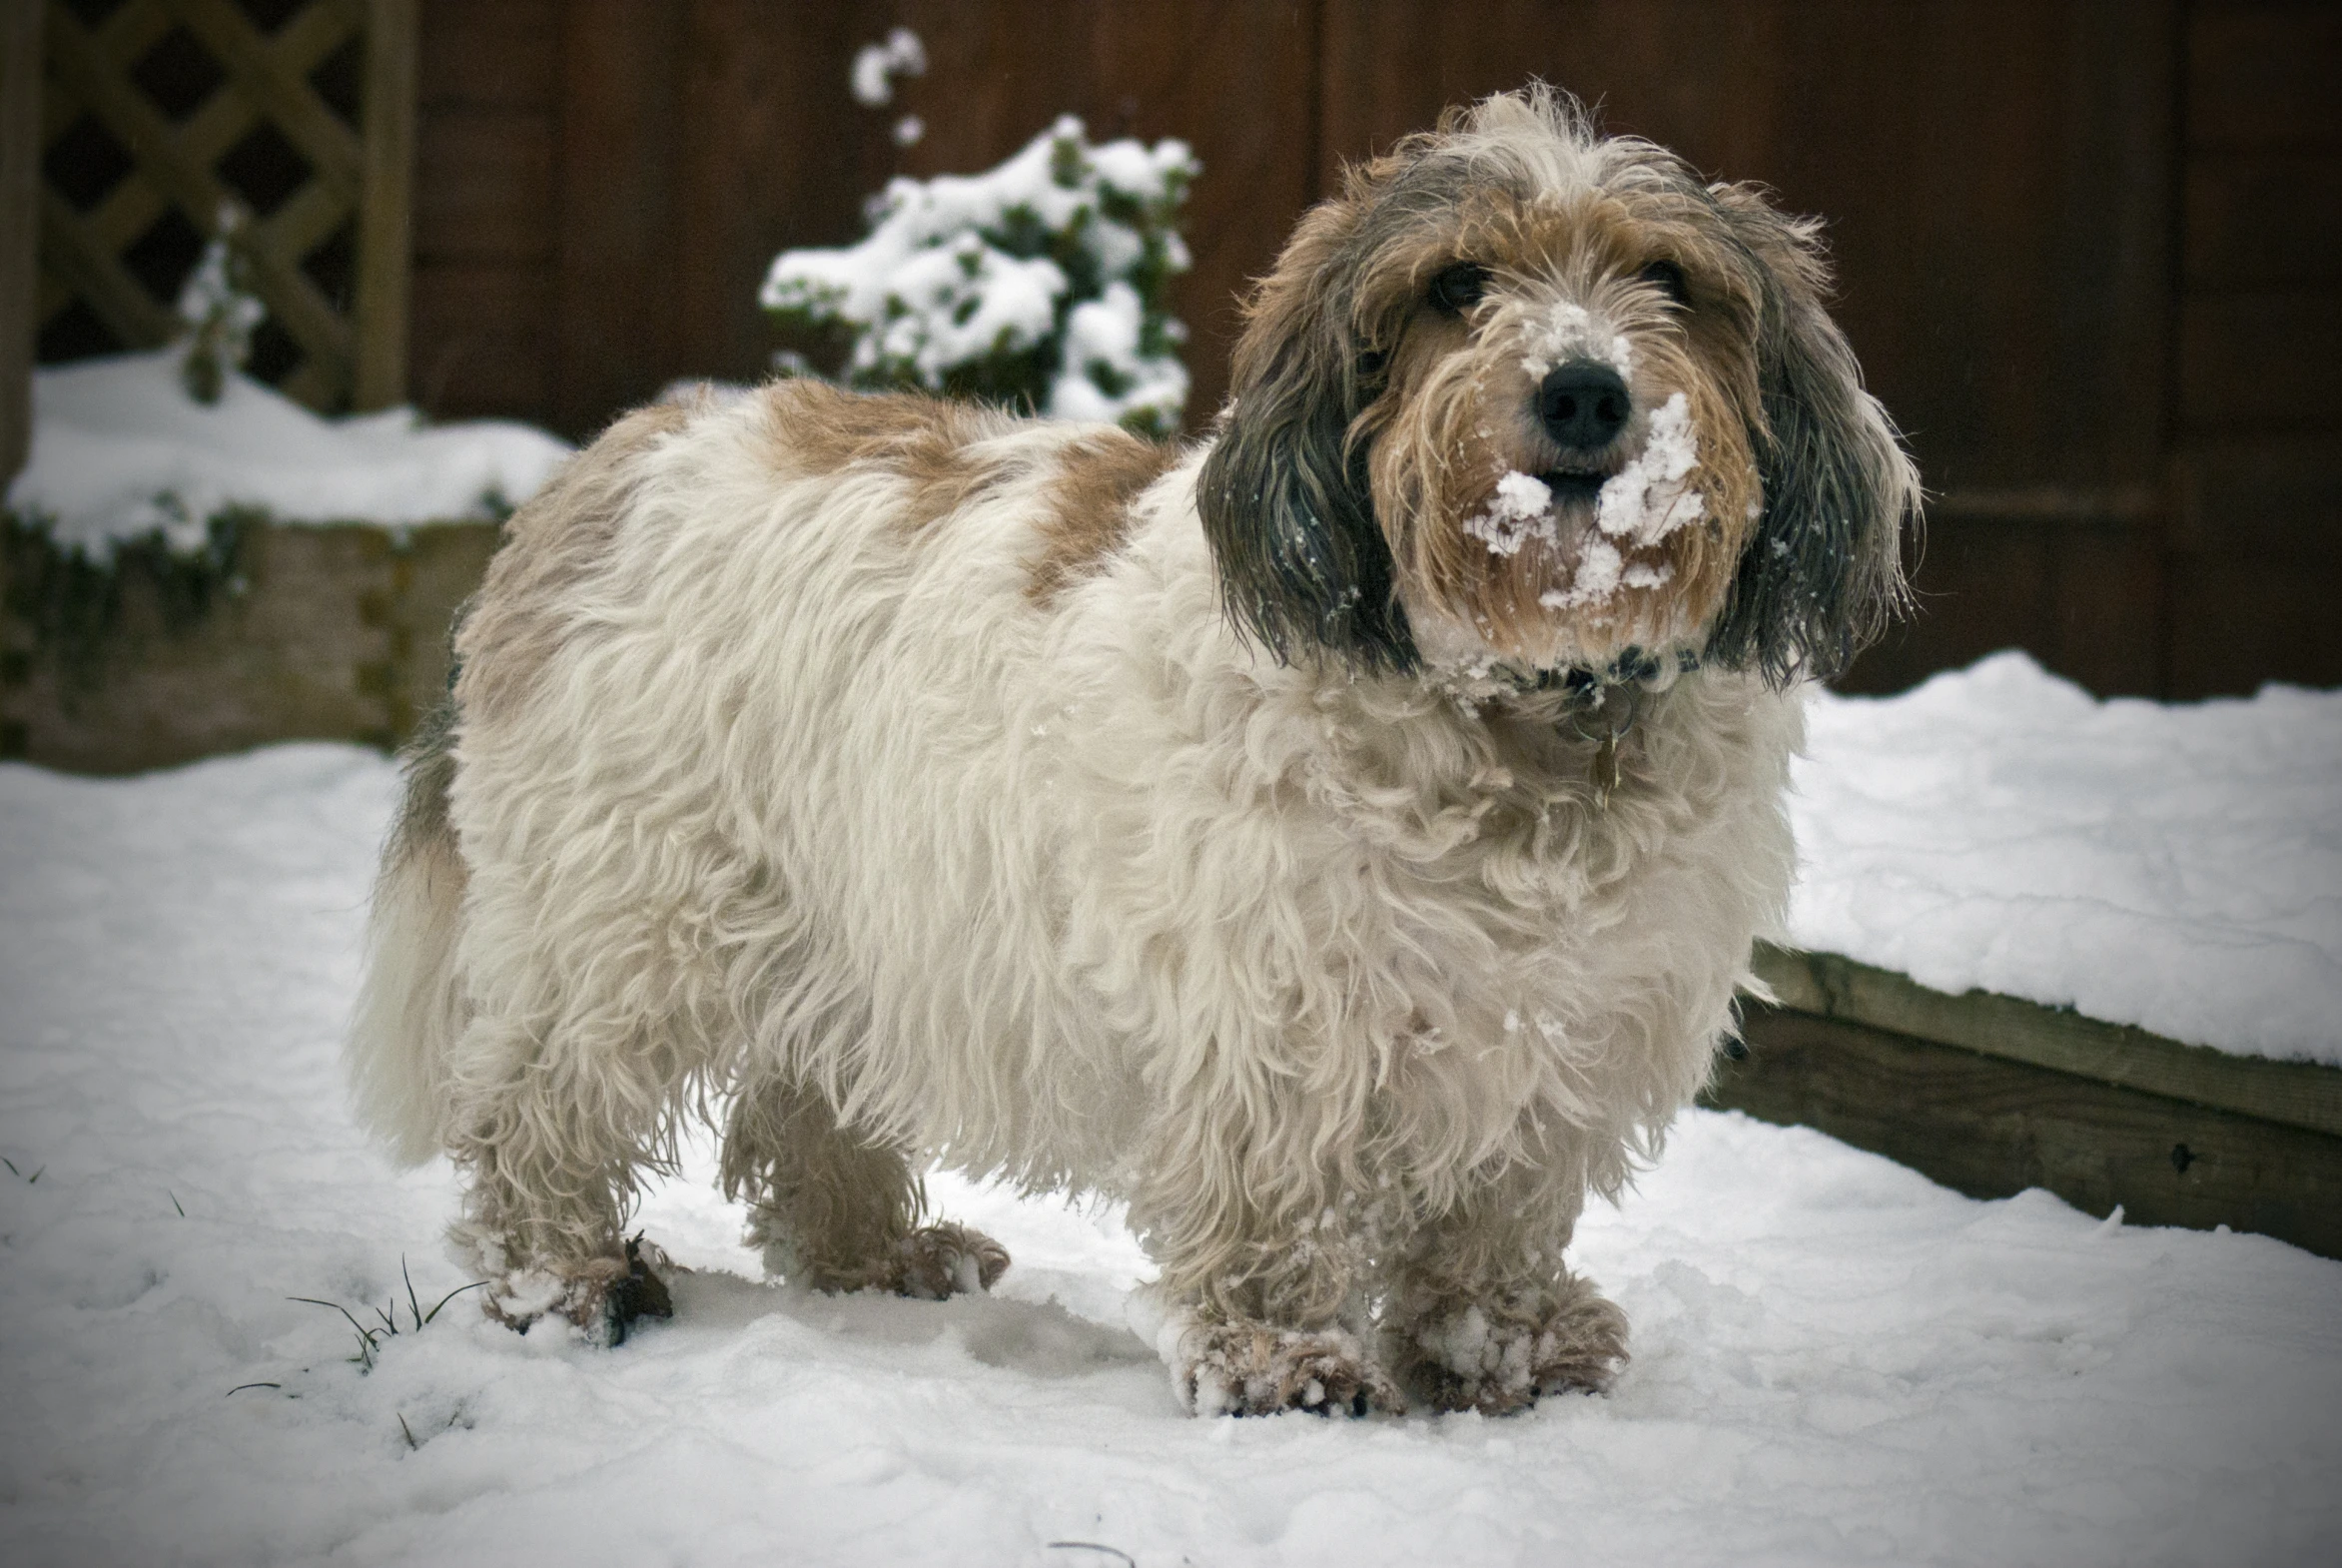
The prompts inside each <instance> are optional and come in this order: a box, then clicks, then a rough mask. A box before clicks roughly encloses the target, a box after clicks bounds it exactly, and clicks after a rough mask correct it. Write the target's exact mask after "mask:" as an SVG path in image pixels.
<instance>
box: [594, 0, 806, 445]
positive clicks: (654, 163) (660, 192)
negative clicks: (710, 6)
mask: <svg viewBox="0 0 2342 1568" xmlns="http://www.w3.org/2000/svg"><path fill="white" fill-rule="evenodd" d="M682 20H683V10H682V8H681V7H680V6H667V5H639V4H636V3H634V0H571V3H569V4H567V5H564V6H562V7H561V11H560V54H561V74H560V82H559V86H558V88H557V90H556V104H557V108H556V111H555V113H556V124H557V125H558V127H559V133H558V134H559V138H560V141H559V150H558V152H557V153H556V155H555V159H554V162H555V171H554V179H555V188H556V192H557V194H556V197H555V204H556V205H555V217H554V225H555V229H554V233H555V255H554V276H553V279H552V283H553V289H554V302H555V303H554V308H553V309H554V318H553V340H554V346H555V347H554V362H553V363H554V375H553V387H552V397H551V404H552V415H553V422H554V424H555V425H556V426H557V427H558V428H559V429H561V430H562V431H563V432H564V433H566V434H569V435H572V436H583V435H588V434H590V433H592V432H593V431H594V430H596V429H598V428H600V427H601V425H602V424H603V423H605V422H606V421H607V420H608V419H609V417H610V416H611V415H612V414H614V413H616V412H617V411H618V410H620V409H622V408H624V407H626V406H627V405H628V404H630V403H635V402H640V401H641V400H643V399H644V398H646V397H648V396H650V395H651V394H652V393H654V392H657V391H658V390H659V388H660V386H661V385H662V384H663V383H665V382H666V381H667V380H668V379H669V378H671V377H673V376H675V375H676V374H678V372H677V367H676V364H675V355H674V341H675V319H676V299H675V291H674V282H673V276H672V275H673V271H674V268H675V249H676V243H677V236H676V233H675V218H674V215H675V144H676V140H677V138H678V136H679V134H680V127H679V125H678V121H679V120H680V119H681V117H682V116H684V115H685V114H688V113H690V112H691V109H690V106H688V105H686V104H684V103H682V102H681V100H680V99H679V97H678V95H677V93H676V90H675V88H676V76H677V72H678V69H679V65H680V62H679V61H678V59H677V54H678V51H679V46H680V42H681V40H680V36H679V35H680V33H681V31H682ZM815 156H818V153H816V154H815Z"/></svg>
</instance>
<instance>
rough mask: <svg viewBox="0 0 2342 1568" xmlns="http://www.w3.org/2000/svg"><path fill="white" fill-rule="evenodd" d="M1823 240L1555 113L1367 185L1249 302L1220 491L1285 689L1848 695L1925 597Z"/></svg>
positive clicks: (1634, 145)
mask: <svg viewBox="0 0 2342 1568" xmlns="http://www.w3.org/2000/svg"><path fill="white" fill-rule="evenodd" d="M1825 282H1826V269H1825V264H1824V262H1823V259H1822V255H1821V250H1820V247H1819V244H1818V242H1817V238H1816V226H1815V225H1814V224H1812V223H1810V222H1806V221H1801V220H1797V219H1792V218H1787V217H1784V216H1782V215H1781V214H1780V213H1777V212H1775V211H1774V210H1773V208H1772V207H1771V206H1769V205H1768V204H1767V203H1766V201H1765V200H1764V198H1763V197H1762V196H1761V195H1759V194H1758V193H1757V192H1755V191H1754V190H1751V189H1750V188H1748V187H1745V186H1731V185H1716V186H1710V185H1706V184H1703V183H1702V182H1701V181H1700V180H1699V178H1698V177H1697V176H1696V175H1694V174H1693V173H1692V171H1691V170H1690V169H1688V168H1687V167H1686V166H1685V165H1684V164H1683V162H1682V161H1681V160H1679V159H1677V158H1676V157H1675V156H1674V155H1673V154H1670V153H1668V152H1666V151H1664V150H1662V149H1660V148H1658V147H1654V146H1652V145H1651V144H1649V143H1647V142H1640V141H1634V140H1628V139H1617V140H1608V141H1606V140H1602V139H1599V138H1597V137H1596V136H1594V135H1593V134H1592V133H1591V132H1590V131H1589V129H1588V128H1587V126H1586V123H1585V120H1584V118H1583V116H1582V115H1581V113H1580V112H1579V110H1578V109H1577V106H1576V105H1575V104H1574V103H1572V102H1571V101H1569V100H1568V99H1566V98H1560V97H1557V96H1555V95H1553V94H1551V93H1549V92H1547V91H1546V90H1545V89H1543V88H1535V89H1532V90H1530V91H1528V92H1526V93H1520V94H1508V95H1505V96H1501V97H1496V98H1491V99H1489V100H1487V101H1485V102H1483V103H1481V104H1478V105H1476V106H1474V107H1473V108H1472V109H1470V110H1469V111H1467V112H1463V113H1461V114H1456V113H1452V112H1451V114H1450V115H1449V116H1448V117H1447V118H1446V119H1445V120H1443V122H1442V124H1441V128H1440V130H1439V131H1438V132H1436V133H1435V134H1431V135H1425V136H1416V137H1411V138H1409V139H1408V140H1406V141H1404V142H1402V143H1400V144H1399V146H1398V148H1397V149H1396V150H1395V151H1394V152H1393V153H1392V154H1391V155H1390V156H1389V157H1387V158H1383V159H1380V160H1378V161H1376V162H1375V163H1373V164H1370V165H1368V166H1366V167H1364V168H1362V169H1353V170H1352V171H1350V172H1349V174H1348V176H1347V179H1346V182H1345V189H1344V192H1343V194H1342V195H1341V196H1340V197H1338V198H1336V199H1334V200H1331V201H1328V202H1325V203H1324V204H1322V205H1320V206H1319V207H1317V208H1316V209H1315V210H1313V211H1312V212H1310V213H1309V215H1308V216H1307V217H1306V218H1304V219H1303V220H1302V222H1301V226H1300V228H1299V230H1298V231H1297V232H1296V233H1295V234H1294V236H1293V239H1292V242H1291V243H1290V244H1289V245H1288V246H1287V247H1286V249H1285V252H1284V255H1283V256H1282V257H1281V258H1280V259H1279V260H1278V262H1277V266H1276V269H1275V271H1274V272H1273V273H1272V274H1271V275H1270V276H1269V277H1268V278H1267V279H1266V280H1265V281H1264V282H1263V283H1262V284H1261V285H1260V287H1259V289H1258V292H1257V293H1256V295H1255V296H1254V298H1253V300H1252V302H1251V305H1250V308H1249V319H1248V323H1247V326H1246V329H1245V332H1244V335H1243V338H1242V340H1241V342H1239V344H1238V345H1237V348H1236V353H1235V364H1234V389H1233V392H1232V394H1231V396H1230V400H1229V402H1228V405H1227V407H1226V409H1225V411H1224V412H1223V413H1222V415H1221V425H1220V429H1219V432H1218V440H1217V443H1216V445H1215V446H1214V447H1213V449H1212V451H1211V453H1210V456H1209V457H1208V458H1207V460H1206V461H1205V463H1204V466H1203V471H1202V475H1201V479H1200V484H1199V489H1198V504H1199V506H1200V508H1201V512H1202V518H1203V525H1204V530H1205V532H1206V534H1207V535H1208V536H1209V538H1210V541H1211V547H1212V552H1213V556H1214V559H1215V561H1216V563H1217V567H1218V571H1219V576H1220V582H1221V586H1222V590H1223V592H1224V594H1225V597H1226V601H1227V606H1228V609H1229V612H1230V613H1231V615H1232V616H1233V617H1234V618H1235V620H1236V622H1237V624H1238V625H1239V626H1242V627H1243V628H1245V629H1246V630H1248V631H1249V632H1251V633H1252V634H1253V635H1255V636H1257V637H1258V638H1259V639H1260V640H1262V641H1263V642H1265V643H1266V644H1267V645H1268V647H1269V648H1271V649H1272V650H1274V651H1275V653H1276V654H1277V655H1278V657H1280V658H1287V659H1290V658H1294V657H1308V656H1311V655H1313V654H1316V653H1320V652H1324V651H1331V652H1334V653H1337V654H1339V655H1342V656H1346V657H1348V658H1351V659H1355V660H1357V661H1360V662H1362V663H1364V664H1366V665H1368V666H1372V667H1380V668H1386V669H1395V670H1402V671H1404V670H1413V669H1416V668H1418V667H1420V666H1421V665H1423V664H1424V663H1425V662H1429V663H1432V664H1435V665H1450V664H1457V665H1466V666H1470V665H1489V664H1503V665H1509V666H1512V667H1514V668H1515V669H1518V670H1547V669H1556V668H1563V667H1582V668H1588V669H1594V670H1603V669H1607V668H1610V667H1612V666H1614V665H1615V664H1617V663H1618V662H1619V661H1620V660H1621V659H1623V658H1626V657H1628V656H1629V655H1630V653H1631V652H1636V651H1639V652H1640V653H1641V654H1646V655H1647V654H1657V653H1665V652H1689V653H1696V654H1699V655H1701V656H1702V657H1704V658H1706V659H1708V660H1710V661H1712V662H1718V663H1723V664H1727V665H1731V666H1734V667H1742V668H1749V667H1753V668H1756V669H1760V670H1762V671H1763V672H1764V674H1765V676H1766V677H1767V678H1768V679H1769V680H1771V681H1773V682H1775V683H1776V684H1782V683H1786V682H1788V681H1791V680H1794V679H1797V678H1799V677H1801V676H1808V675H1811V676H1828V675H1831V674H1834V673H1836V672H1837V671H1838V670H1840V669H1841V668H1843V667H1844V666H1845V664H1846V663H1847V661H1848V660H1849V659H1851V658H1852V657H1853V655H1854V654H1855V653H1856V652H1857V651H1859V649H1860V648H1861V647H1862V646H1863V645H1864V644H1865V643H1866V642H1867V641H1868V640H1869V639H1870V638H1872V637H1873V636H1875V635H1876V634H1877V633H1878V632H1879V631H1880V630H1881V629H1882V628H1883V626H1884V625H1885V623H1886V621H1887V620H1888V618H1889V617H1890V616H1891V615H1893V614H1894V613H1895V611H1896V610H1897V609H1898V608H1899V606H1900V605H1901V604H1902V602H1903V600H1904V596H1905V589H1904V585H1903V574H1902V566H1901V538H1902V531H1903V528H1904V524H1905V522H1906V520H1907V519H1909V518H1912V517H1913V516H1914V514H1915V512H1916V509H1917V505H1918V499H1919V493H1920V491H1919V481H1918V475H1917V474H1916V473H1915V471H1914V470H1913V467H1912V464H1911V461H1910V459H1909V458H1908V457H1906V456H1905V454H1904V452H1903V449H1902V447H1901V445H1900V444H1899V442H1898V440H1897V438H1896V433H1895V428H1894V425H1893V424H1892V423H1891V421H1890V420H1889V419H1888V417H1887V414H1886V411H1885V410H1884V409H1883V408H1881V407H1880V405H1879V403H1878V402H1877V400H1876V399H1874V398H1873V397H1871V396H1870V395H1869V394H1868V393H1866V392H1864V391H1863V389H1862V381H1861V373H1860V371H1859V370H1858V369H1857V367H1856V365H1855V361H1854V356H1853V354H1852V353H1851V352H1850V351H1849V349H1848V348H1847V344H1846V340H1845V338H1844V337H1843V336H1841V335H1840V333H1839V331H1838V329H1837V327H1836V326H1835V325H1833V324H1832V322H1831V320H1830V318H1829V316H1828V315H1827V314H1826V313H1825V312H1824V310H1823V308H1822V302H1821V297H1822V291H1823V288H1824V285H1825Z"/></svg>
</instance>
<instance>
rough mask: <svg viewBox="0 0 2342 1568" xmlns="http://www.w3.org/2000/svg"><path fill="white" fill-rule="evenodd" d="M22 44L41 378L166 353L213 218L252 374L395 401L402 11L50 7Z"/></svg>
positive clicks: (409, 5) (409, 78)
mask: <svg viewBox="0 0 2342 1568" xmlns="http://www.w3.org/2000/svg"><path fill="white" fill-rule="evenodd" d="M16 3H26V0H16ZM43 26H44V32H45V38H44V44H45V54H46V64H47V70H46V76H45V80H44V82H43V95H42V104H41V116H42V130H43V136H42V141H43V145H44V147H45V148H46V150H47V155H46V157H45V159H44V172H45V175H46V178H45V179H44V180H43V181H42V184H41V190H40V197H39V200H40V239H41V245H40V257H41V278H40V301H39V307H38V312H39V317H40V322H41V327H40V344H41V351H42V353H41V357H42V358H43V359H45V360H47V359H66V358H74V357H77V356H78V355H81V354H87V353H92V352H100V351H103V350H105V349H111V348H148V347H152V346H155V345H159V344H162V343H166V342H168V341H169V340H170V339H171V338H172V337H173V336H175V334H176V332H177V331H178V322H177V318H176V316H175V314H174V311H173V304H174V302H175V300H176V298H177V295H178V291H179V287H180V285H181V284H182V283H183V282H184V280H185V278H186V276H187V274H188V272H189V270H190V269H191V268H192V266H193V265H194V263H195V261H196V259H197V257H198V256H200V254H201V253H202V250H203V247H204V245H205V243H206V242H207V241H208V239H209V238H210V237H211V236H212V235H213V234H214V233H215V232H216V231H217V229H218V227H219V225H220V215H221V213H222V212H223V211H224V210H228V209H234V210H236V211H239V212H241V213H243V214H246V215H248V221H246V222H245V223H243V225H242V226H241V227H240V229H239V230H238V233H237V236H236V240H235V242H234V243H235V246H236V249H237V251H238V252H239V253H240V254H241V255H242V257H243V259H244V261H245V263H246V265H247V267H248V269H249V272H250V276H251V280H252V287H253V291H254V292H255V293H256V294H257V295H259V296H260V298H261V300H262V301H263V303H265V304H266V305H267V307H268V317H267V319H266V320H265V321H264V322H263V323H262V325H261V328H260V330H259V332H258V334H256V338H255V344H254V359H255V367H256V369H257V371H258V372H259V373H260V374H261V375H263V376H264V377H266V379H268V380H270V381H273V382H276V383H278V384H279V385H280V386H281V387H282V388H283V390H284V391H286V392H288V393H290V394H292V395H293V396H296V397H298V398H300V399H301V400H302V401H304V402H307V403H310V404H311V405H313V406H315V407H319V408H326V409H334V408H346V407H351V406H357V407H361V408H367V407H380V406H385V405H388V404H390V403H395V402H399V401H402V400H404V397H405V390H406V359H405V355H406V314H405V313H406V278H407V259H408V254H409V249H408V225H407V212H408V195H407V193H408V184H407V179H408V171H409V168H410V165H411V158H412V142H413V106H414V81H413V62H414V9H413V0H51V3H49V5H48V6H47V14H46V17H45V18H44V20H43Z"/></svg>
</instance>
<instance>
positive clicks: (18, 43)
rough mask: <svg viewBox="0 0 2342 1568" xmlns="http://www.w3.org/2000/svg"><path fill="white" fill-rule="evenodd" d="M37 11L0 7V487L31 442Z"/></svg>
mask: <svg viewBox="0 0 2342 1568" xmlns="http://www.w3.org/2000/svg"><path fill="white" fill-rule="evenodd" d="M41 10H42V7H41V6H40V5H38V4H36V3H35V0H9V3H8V4H7V5H5V6H0V220H4V221H0V486H5V485H6V484H7V482H8V481H9V480H10V479H11V478H13V477H14V476H15V475H16V471H17V469H19V468H21V467H23V466H24V459H25V454H26V451H27V449H28V447H29V444H30V441H31V438H32V363H33V322H34V309H35V307H34V289H33V278H34V267H35V261H34V258H35V255H36V251H35V246H36V243H37V242H36V238H35V237H36V234H37V232H38V226H37V225H36V224H35V223H34V221H33V213H34V211H35V210H36V205H37V204H36V202H35V200H34V198H35V193H36V189H37V186H38V182H39V172H38V171H39V169H40V140H41Z"/></svg>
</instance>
